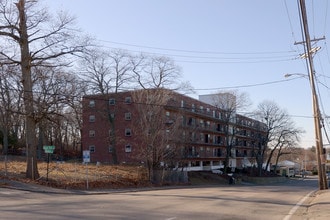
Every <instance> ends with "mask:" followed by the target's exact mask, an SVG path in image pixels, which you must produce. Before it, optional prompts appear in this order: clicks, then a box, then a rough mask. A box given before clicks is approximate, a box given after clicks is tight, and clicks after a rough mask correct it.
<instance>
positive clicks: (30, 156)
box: [16, 0, 39, 179]
mask: <svg viewBox="0 0 330 220" xmlns="http://www.w3.org/2000/svg"><path fill="white" fill-rule="evenodd" d="M16 6H17V9H18V12H19V29H20V42H19V43H20V48H21V69H22V84H23V89H24V94H23V99H24V108H25V121H26V150H27V152H26V153H27V154H26V155H27V167H26V177H27V178H29V179H37V178H39V172H38V167H37V145H36V122H35V119H34V108H33V92H32V87H33V84H32V76H31V55H30V50H29V41H28V33H27V25H26V14H25V0H19V2H18V3H17V4H16Z"/></svg>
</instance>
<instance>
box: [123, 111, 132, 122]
mask: <svg viewBox="0 0 330 220" xmlns="http://www.w3.org/2000/svg"><path fill="white" fill-rule="evenodd" d="M131 117H132V115H131V113H130V112H126V113H125V120H126V121H129V120H131Z"/></svg>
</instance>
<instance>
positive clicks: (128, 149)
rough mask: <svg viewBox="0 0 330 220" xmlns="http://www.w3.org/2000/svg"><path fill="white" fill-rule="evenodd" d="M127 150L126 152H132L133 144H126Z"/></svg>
mask: <svg viewBox="0 0 330 220" xmlns="http://www.w3.org/2000/svg"><path fill="white" fill-rule="evenodd" d="M125 152H126V153H130V152H132V146H131V145H130V144H127V145H125Z"/></svg>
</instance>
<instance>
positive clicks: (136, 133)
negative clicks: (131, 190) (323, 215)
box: [82, 89, 265, 171]
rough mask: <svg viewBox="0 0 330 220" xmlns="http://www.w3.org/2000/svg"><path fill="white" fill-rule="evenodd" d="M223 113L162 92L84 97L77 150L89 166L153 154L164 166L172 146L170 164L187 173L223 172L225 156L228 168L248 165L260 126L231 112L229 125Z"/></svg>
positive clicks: (142, 158)
mask: <svg viewBox="0 0 330 220" xmlns="http://www.w3.org/2000/svg"><path fill="white" fill-rule="evenodd" d="M226 114H227V112H226V110H224V109H219V108H217V107H216V106H214V105H211V104H208V103H206V102H202V101H199V100H197V99H194V98H191V97H188V96H185V95H182V94H179V93H177V92H174V91H171V90H166V89H149V90H137V91H126V92H119V93H112V94H106V95H89V96H85V97H84V98H83V130H82V146H83V150H89V151H90V155H91V162H103V163H134V164H138V163H146V162H147V161H146V157H147V154H146V152H149V151H150V149H154V152H153V155H152V156H153V157H154V158H156V157H157V158H158V159H159V158H160V159H159V160H158V161H161V163H167V162H166V161H165V160H166V158H165V156H164V155H165V154H167V157H168V155H169V153H168V152H169V151H167V149H174V147H173V146H175V149H176V153H173V152H171V154H170V155H172V157H173V158H172V159H173V160H174V161H176V162H177V166H180V167H183V168H184V169H186V170H188V171H194V170H196V171H198V170H213V169H219V168H222V167H223V164H224V163H225V159H226V155H229V161H228V162H227V163H228V164H227V165H228V166H229V167H232V168H242V167H245V166H250V165H251V163H254V160H255V156H254V155H255V153H256V150H257V147H258V146H260V144H262V138H263V137H264V135H265V125H264V124H263V123H261V122H259V121H256V120H254V119H252V118H248V117H245V116H243V115H239V114H236V113H235V114H233V116H232V117H231V118H230V121H228V120H226ZM152 137H153V138H152ZM229 140H230V141H229ZM229 143H230V145H231V147H230V148H228V144H229ZM157 148H164V149H166V150H164V151H162V153H159V152H158V151H157V152H156V151H155V149H157ZM228 149H230V152H227V151H228ZM155 152H156V153H155ZM160 154H164V155H160ZM162 159H164V161H162ZM162 165H164V164H162Z"/></svg>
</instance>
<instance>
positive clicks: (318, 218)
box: [308, 189, 330, 220]
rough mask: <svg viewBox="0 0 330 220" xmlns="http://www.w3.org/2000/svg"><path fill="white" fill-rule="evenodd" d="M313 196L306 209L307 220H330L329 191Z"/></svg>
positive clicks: (322, 191) (319, 192)
mask: <svg viewBox="0 0 330 220" xmlns="http://www.w3.org/2000/svg"><path fill="white" fill-rule="evenodd" d="M313 196H314V199H312V201H311V202H310V204H309V207H308V219H311V220H328V219H330V190H329V189H328V190H321V191H317V192H316V193H314V195H313Z"/></svg>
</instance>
